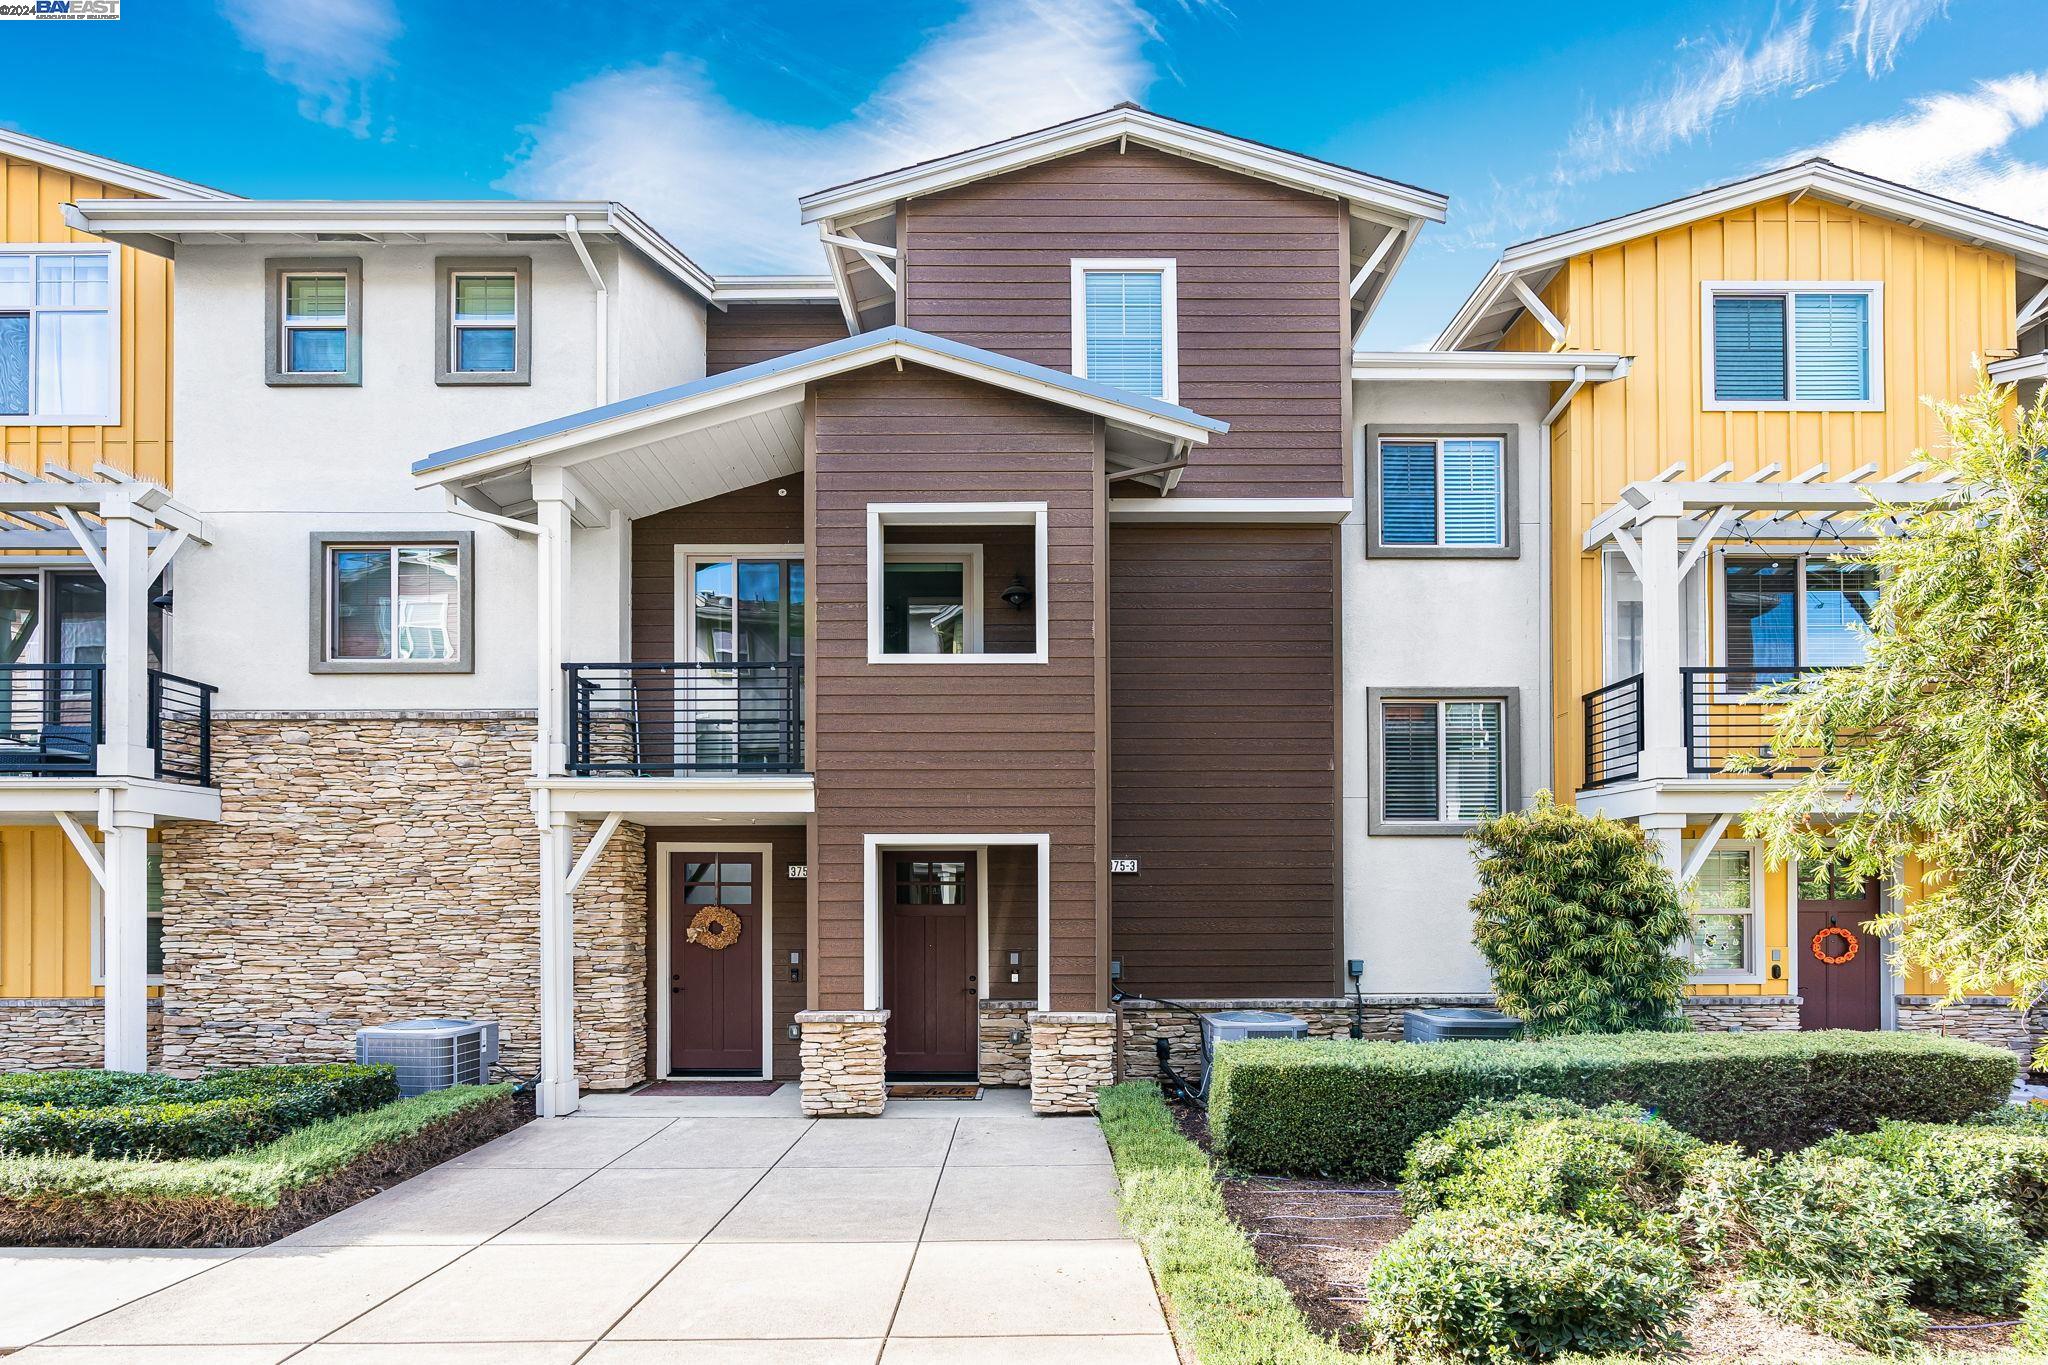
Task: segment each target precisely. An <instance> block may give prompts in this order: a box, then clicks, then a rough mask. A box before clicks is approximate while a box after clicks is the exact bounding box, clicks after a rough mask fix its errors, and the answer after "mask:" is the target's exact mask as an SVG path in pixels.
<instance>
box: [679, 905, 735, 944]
mask: <svg viewBox="0 0 2048 1365" xmlns="http://www.w3.org/2000/svg"><path fill="white" fill-rule="evenodd" d="M683 937H684V938H686V939H688V940H689V941H690V942H692V943H694V944H696V945H697V946H698V947H699V948H713V949H717V948H730V947H732V945H733V944H735V943H738V942H739V941H740V917H739V916H738V915H735V914H734V913H733V912H732V911H730V910H728V909H726V908H725V907H724V906H722V905H707V906H705V907H704V908H703V909H702V910H699V911H698V912H697V915H696V918H694V919H692V920H691V921H690V928H689V932H687V933H685V934H684V935H683Z"/></svg>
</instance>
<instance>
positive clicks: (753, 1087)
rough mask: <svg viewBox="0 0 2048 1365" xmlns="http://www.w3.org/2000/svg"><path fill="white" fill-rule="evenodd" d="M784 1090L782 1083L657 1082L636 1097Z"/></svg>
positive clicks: (741, 1093)
mask: <svg viewBox="0 0 2048 1365" xmlns="http://www.w3.org/2000/svg"><path fill="white" fill-rule="evenodd" d="M780 1089H782V1082H781V1081H655V1082H654V1083H652V1084H651V1085H643V1086H641V1087H640V1088H639V1089H638V1090H635V1091H634V1092H633V1093H634V1094H635V1095H685V1096H687V1095H701V1096H714V1095H772V1094H774V1093H775V1092H776V1091H778V1090H780Z"/></svg>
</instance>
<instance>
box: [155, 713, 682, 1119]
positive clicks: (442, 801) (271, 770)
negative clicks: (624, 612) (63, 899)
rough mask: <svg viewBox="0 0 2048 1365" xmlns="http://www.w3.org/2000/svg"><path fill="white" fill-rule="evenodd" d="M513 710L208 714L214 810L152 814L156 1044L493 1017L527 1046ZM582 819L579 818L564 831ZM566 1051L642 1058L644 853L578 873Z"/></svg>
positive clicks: (531, 1002) (526, 951) (621, 1069)
mask: <svg viewBox="0 0 2048 1365" xmlns="http://www.w3.org/2000/svg"><path fill="white" fill-rule="evenodd" d="M532 737H533V720H532V716H531V713H527V714H524V715H522V714H519V713H516V712H511V713H506V712H467V713H417V712H412V713H394V712H379V713H357V714H335V713H326V714H319V715H312V714H300V713H293V714H272V713H242V714H233V713H229V714H225V715H223V714H219V713H217V714H216V717H215V721H214V737H213V763H214V772H215V774H216V775H217V777H218V780H219V782H220V784H221V807H222V811H221V823H219V824H217V825H210V824H197V823H194V824H171V825H166V826H165V827H164V830H163V833H162V839H163V849H164V853H163V869H164V873H163V876H164V975H165V978H166V985H165V988H164V997H165V1000H164V1004H165V1012H166V1015H167V1017H168V1020H169V1022H168V1024H167V1026H166V1029H165V1038H164V1050H163V1065H164V1069H165V1070H167V1071H171V1072H173V1073H186V1074H189V1073H192V1072H197V1071H201V1070H204V1069H206V1068H208V1067H214V1066H223V1065H236V1064H249V1063H260V1062H292V1061H325V1060H333V1059H337V1058H346V1057H352V1056H353V1055H354V1046H355V1044H354V1033H355V1030H356V1029H357V1028H358V1027H360V1026H362V1025H364V1024H375V1023H385V1022H389V1021H390V1020H394V1019H404V1018H411V1017H416V1016H420V1015H447V1016H452V1017H456V1018H476V1019H488V1020H496V1021H497V1022H498V1025H499V1036H500V1046H501V1048H502V1054H501V1059H502V1061H503V1062H504V1064H505V1065H506V1066H507V1067H509V1068H511V1069H513V1070H515V1071H524V1072H532V1071H534V1070H536V1069H537V1068H538V1065H539V1035H538V1030H537V1019H538V1014H539V993H540V988H539V975H540V946H539V923H538V921H539V912H538V908H537V907H538V895H539V881H538V877H539V834H538V831H537V830H536V829H535V827H534V824H533V819H532V815H531V811H530V805H529V798H528V793H527V792H526V789H525V785H524V784H525V778H526V774H527V771H528V766H529V763H530V761H531V760H530V753H531V744H532ZM589 833H590V830H589V829H588V827H586V828H584V829H583V830H581V831H579V836H578V841H577V842H578V847H579V848H580V846H581V841H582V839H584V838H587V837H588V835H589ZM576 929H577V933H576V969H575V970H576V996H577V1000H576V1047H577V1070H578V1073H579V1076H580V1078H581V1080H582V1083H583V1085H584V1086H585V1087H587V1088H591V1089H615V1088H621V1087H625V1086H629V1085H633V1084H637V1083H638V1082H639V1081H641V1080H644V1079H645V1071H646V1060H645V1058H646V1018H645V1009H646V1006H645V1002H646V989H647V980H646V978H647V953H646V936H647V895H646V855H645V845H644V836H643V832H642V831H641V830H640V828H639V827H638V826H635V825H622V826H621V827H620V829H619V831H618V833H617V834H616V835H615V836H614V837H613V839H612V842H611V844H610V845H609V846H608V847H607V848H606V850H605V853H604V855H603V857H601V858H600V859H599V860H598V863H597V865H596V866H595V867H593V868H592V870H591V872H590V874H589V876H588V877H587V878H586V879H585V881H584V883H583V885H582V886H581V887H579V888H578V889H577V893H576Z"/></svg>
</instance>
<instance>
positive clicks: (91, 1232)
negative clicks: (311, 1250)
mask: <svg viewBox="0 0 2048 1365" xmlns="http://www.w3.org/2000/svg"><path fill="white" fill-rule="evenodd" d="M532 1117H533V1096H532V1094H531V1092H528V1093H524V1094H517V1095H506V1096H503V1097H501V1098H498V1099H494V1100H488V1101H486V1102H484V1103H482V1104H479V1105H476V1106H475V1107H473V1108H470V1109H465V1110H463V1111H462V1112H461V1113H458V1114H451V1115H449V1116H448V1117H447V1118H444V1119H442V1120H440V1121H439V1122H438V1123H433V1124H429V1125H428V1126H427V1127H425V1128H422V1129H420V1131H419V1132H417V1133H414V1134H413V1135H412V1136H411V1137H408V1138H406V1139H404V1140H402V1141H399V1142H392V1143H386V1144H385V1145H384V1146H381V1147H375V1148H372V1149H371V1150H369V1151H367V1152H365V1153H363V1154H362V1155H361V1156H359V1157H357V1158H356V1159H355V1160H354V1161H352V1162H350V1163H349V1164H348V1165H346V1166H344V1167H342V1168H341V1169H340V1170H338V1171H336V1172H335V1173H334V1174H333V1175H330V1176H327V1177H326V1178H325V1179H322V1180H317V1181H314V1182H312V1183H311V1184H307V1185H302V1186H300V1187H298V1188H297V1189H294V1190H290V1191H288V1192H287V1193H286V1194H285V1195H284V1197H283V1198H282V1199H280V1200H279V1201H278V1203H277V1205H276V1207H274V1208H257V1207H252V1206H251V1205H248V1204H239V1203H236V1202H234V1201H232V1200H228V1199H218V1198H193V1199H127V1198H121V1199H47V1200H40V1199H5V1198H0V1246H52V1247H56V1246H62V1247H254V1246H265V1245H267V1244H269V1243H271V1242H274V1241H276V1240H277V1239H278V1238H280V1237H285V1236H288V1235H290V1234H291V1233H294V1232H297V1231H298V1230H299V1229H300V1228H304V1227H310V1226H311V1225H312V1224H314V1223H317V1222H319V1221H320V1220H321V1219H322V1218H325V1217H327V1216H328V1215H330V1214H335V1213H339V1212H341V1210H343V1209H345V1208H348V1207H349V1206H350V1205H352V1204H358V1203H361V1202H362V1201H363V1200H365V1199H368V1198H369V1197H370V1196H371V1195H373V1194H381V1193H383V1192H384V1191H385V1190H388V1189H390V1188H391V1187H392V1186H394V1185H397V1184H399V1183H400V1182H401V1181H405V1180H410V1179H411V1178H412V1177H413V1176H416V1175H418V1174H419V1173H420V1172H422V1171H426V1170H430V1169H432V1168H433V1167H435V1166H438V1165H440V1164H441V1163H442V1162H444V1161H447V1160H449V1159H450V1158H452V1157H457V1156H460V1155H462V1154H463V1153H464V1152H467V1151H469V1150H470V1149H471V1148H473V1147H479V1146H482V1145H483V1144H484V1143H486V1142H489V1141H490V1140H491V1139H493V1138H496V1137H500V1136H503V1135H504V1134H506V1133H509V1132H511V1131H512V1130H513V1129H514V1128H517V1127H518V1126H519V1125H521V1124H522V1123H525V1122H527V1121H528V1120H529V1119H531V1118H532Z"/></svg>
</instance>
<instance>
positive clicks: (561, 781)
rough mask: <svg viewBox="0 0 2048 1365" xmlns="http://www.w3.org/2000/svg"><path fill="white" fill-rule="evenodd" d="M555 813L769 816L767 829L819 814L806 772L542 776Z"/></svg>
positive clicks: (536, 782) (537, 783) (540, 785)
mask: <svg viewBox="0 0 2048 1365" xmlns="http://www.w3.org/2000/svg"><path fill="white" fill-rule="evenodd" d="M526 785H527V788H528V790H531V791H545V792H546V793H547V798H548V805H549V807H550V808H551V809H553V810H556V811H559V812H562V813H564V814H568V815H581V816H585V817H589V816H601V815H623V816H626V817H627V818H629V819H633V820H636V821H639V820H643V819H646V818H648V817H660V816H672V815H695V816H705V815H715V816H720V817H727V818H730V817H733V816H742V817H746V816H767V817H776V818H770V819H765V820H762V821H760V823H763V824H788V823H800V822H801V817H803V816H806V815H809V814H811V813H812V812H813V811H815V810H816V809H817V806H818V797H817V783H816V781H815V780H814V779H813V778H812V777H811V776H810V775H809V774H808V773H799V774H795V775H792V776H786V777H784V776H778V777H722V776H721V777H544V778H529V779H528V780H527V783H526Z"/></svg>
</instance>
